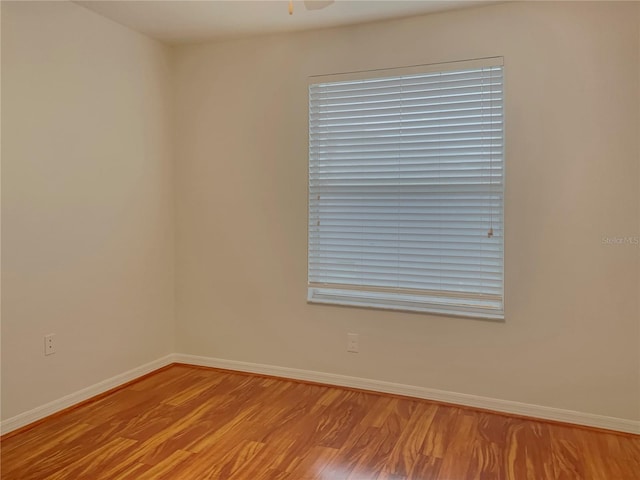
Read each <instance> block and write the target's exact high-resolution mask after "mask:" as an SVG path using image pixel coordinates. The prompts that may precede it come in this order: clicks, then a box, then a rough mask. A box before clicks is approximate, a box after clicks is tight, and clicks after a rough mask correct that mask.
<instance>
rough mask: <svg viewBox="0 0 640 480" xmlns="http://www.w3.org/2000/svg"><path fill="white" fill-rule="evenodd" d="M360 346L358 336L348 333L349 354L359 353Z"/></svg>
mask: <svg viewBox="0 0 640 480" xmlns="http://www.w3.org/2000/svg"><path fill="white" fill-rule="evenodd" d="M359 351H360V346H359V345H358V334H357V333H347V352H351V353H358V352H359Z"/></svg>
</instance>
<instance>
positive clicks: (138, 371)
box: [0, 353, 640, 435]
mask: <svg viewBox="0 0 640 480" xmlns="http://www.w3.org/2000/svg"><path fill="white" fill-rule="evenodd" d="M172 363H184V364H188V365H197V366H201V367H213V368H221V369H225V370H235V371H239V372H247V373H258V374H262V375H271V376H274V377H281V378H289V379H293V380H304V381H309V382H317V383H323V384H327V385H335V386H339V387H349V388H358V389H361V390H369V391H372V392H381V393H391V394H395V395H403V396H407V397H414V398H423V399H426V400H434V401H437V402H444V403H450V404H454V405H463V406H468V407H475V408H483V409H486V410H492V411H495V412H502V413H511V414H514V415H523V416H526V417H531V418H539V419H543V420H555V421H558V422H564V423H571V424H575V425H584V426H588V427H596V428H603V429H607V430H614V431H619V432H626V433H634V434H636V435H640V421H637V420H629V419H625V418H616V417H607V416H604V415H595V414H593V413H585V412H576V411H573V410H564V409H560V408H553V407H545V406H542V405H531V404H528V403H520V402H512V401H509V400H500V399H497V398H488V397H481V396H478V395H469V394H466V393H456V392H447V391H444V390H436V389H433V388H426V387H417V386H414V385H404V384H400V383H391V382H383V381H380V380H372V379H368V378H360V377H350V376H347V375H337V374H333V373H325V372H316V371H311V370H301V369H297V368H288V367H279V366H276V365H263V364H259V363H248V362H240V361H237V360H224V359H220V358H211V357H201V356H196V355H187V354H181V353H177V354H171V355H167V356H165V357H162V358H159V359H157V360H154V361H153V362H149V363H147V364H145V365H142V366H140V367H137V368H134V369H132V370H129V371H127V372H124V373H121V374H119V375H116V376H114V377H111V378H109V379H107V380H104V381H102V382H99V383H96V384H94V385H92V386H90V387H87V388H84V389H82V390H78V391H77V392H75V393H72V394H70V395H67V396H65V397H62V398H59V399H58V400H54V401H53V402H50V403H47V404H45V405H42V406H40V407H36V408H34V409H33V410H29V411H28V412H24V413H21V414H19V415H16V416H15V417H12V418H8V419H7V420H4V421H3V422H2V423H0V432H1V433H2V434H3V435H4V434H6V433H9V432H11V431H13V430H16V429H18V428H21V427H24V426H25V425H28V424H30V423H33V422H36V421H38V420H40V419H42V418H45V417H47V416H49V415H52V414H54V413H56V412H59V411H60V410H64V409H65V408H68V407H71V406H73V405H76V404H78V403H80V402H83V401H84V400H87V399H89V398H91V397H94V396H96V395H100V394H101V393H104V392H106V391H108V390H111V389H112V388H115V387H117V386H119V385H122V384H124V383H127V382H130V381H131V380H135V379H136V378H139V377H141V376H143V375H146V374H147V373H150V372H153V371H154V370H157V369H159V368H162V367H165V366H167V365H170V364H172Z"/></svg>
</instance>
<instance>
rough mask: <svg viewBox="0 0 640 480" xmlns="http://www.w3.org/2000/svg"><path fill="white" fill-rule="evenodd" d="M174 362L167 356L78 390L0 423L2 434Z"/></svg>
mask: <svg viewBox="0 0 640 480" xmlns="http://www.w3.org/2000/svg"><path fill="white" fill-rule="evenodd" d="M174 362H175V360H174V355H173V354H170V355H166V356H164V357H162V358H159V359H157V360H154V361H153V362H149V363H146V364H144V365H141V366H139V367H136V368H133V369H131V370H129V371H126V372H124V373H121V374H119V375H116V376H114V377H111V378H108V379H106V380H103V381H102V382H99V383H96V384H94V385H91V386H89V387H87V388H83V389H82V390H78V391H77V392H74V393H71V394H69V395H66V396H64V397H62V398H59V399H57V400H54V401H53V402H49V403H47V404H45V405H41V406H39V407H36V408H34V409H33V410H29V411H27V412H24V413H21V414H19V415H16V416H15V417H11V418H8V419H6V420H4V421H3V422H2V423H0V432H1V433H2V435H4V434H6V433H9V432H12V431H13V430H17V429H18V428H21V427H24V426H25V425H29V424H30V423H33V422H36V421H38V420H41V419H43V418H45V417H47V416H49V415H52V414H54V413H56V412H59V411H60V410H64V409H65V408H68V407H71V406H73V405H76V404H78V403H80V402H83V401H85V400H87V399H89V398H91V397H95V396H96V395H100V394H101V393H104V392H106V391H108V390H111V389H112V388H115V387H118V386H120V385H122V384H124V383H127V382H130V381H131V380H135V379H136V378H139V377H141V376H143V375H146V374H147V373H151V372H153V371H154V370H157V369H159V368H162V367H166V366H167V365H170V364H172V363H174Z"/></svg>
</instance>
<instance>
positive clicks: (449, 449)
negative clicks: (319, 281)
mask: <svg viewBox="0 0 640 480" xmlns="http://www.w3.org/2000/svg"><path fill="white" fill-rule="evenodd" d="M0 467H1V478H2V479H3V480H173V479H179V480H192V479H193V480H207V479H208V480H374V479H377V480H436V479H451V480H462V479H478V480H527V479H532V480H547V479H554V480H556V479H557V480H560V479H570V480H576V479H589V480H633V479H640V474H639V473H638V472H640V437H637V436H630V435H622V434H616V433H613V432H611V433H609V432H604V431H594V430H588V429H583V428H578V427H571V426H568V425H559V424H552V423H547V422H538V421H534V420H526V419H522V418H516V417H511V416H508V415H500V414H492V413H488V412H480V411H475V410H472V409H465V408H462V407H454V406H448V405H441V404H437V403H434V402H427V401H421V400H417V399H409V398H399V397H392V396H387V395H377V394H373V393H367V392H362V391H356V390H350V389H341V388H334V387H329V386H324V385H310V384H306V383H301V382H294V381H287V380H281V379H276V378H270V377H260V376H252V375H247V374H240V373H234V372H228V371H221V370H215V369H202V368H192V367H188V366H183V365H174V366H172V367H170V368H167V369H165V370H163V371H160V372H158V373H157V374H154V375H151V376H148V377H146V378H144V379H142V380H141V381H139V382H136V383H132V384H129V385H127V386H125V387H124V388H122V389H120V390H117V391H114V392H113V393H111V394H109V395H106V396H104V397H102V398H99V399H97V400H96V401H94V402H91V403H87V404H85V405H82V406H80V407H78V408H76V409H74V410H72V411H69V412H65V413H64V414H62V415H59V416H56V417H52V418H51V419H48V420H46V421H44V422H42V423H40V424H38V425H36V426H34V427H33V428H31V429H29V430H26V431H23V432H20V433H18V434H16V435H13V436H10V437H6V438H4V439H3V440H2V442H1V444H0Z"/></svg>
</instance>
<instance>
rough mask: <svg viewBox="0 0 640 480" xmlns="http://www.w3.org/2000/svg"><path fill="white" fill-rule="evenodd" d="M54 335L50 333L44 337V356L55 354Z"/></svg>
mask: <svg viewBox="0 0 640 480" xmlns="http://www.w3.org/2000/svg"><path fill="white" fill-rule="evenodd" d="M55 337H56V335H55V334H54V333H50V334H49V335H45V336H44V354H45V355H52V354H54V353H56V342H55V340H56V338H55Z"/></svg>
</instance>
